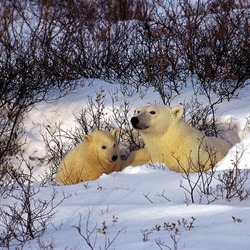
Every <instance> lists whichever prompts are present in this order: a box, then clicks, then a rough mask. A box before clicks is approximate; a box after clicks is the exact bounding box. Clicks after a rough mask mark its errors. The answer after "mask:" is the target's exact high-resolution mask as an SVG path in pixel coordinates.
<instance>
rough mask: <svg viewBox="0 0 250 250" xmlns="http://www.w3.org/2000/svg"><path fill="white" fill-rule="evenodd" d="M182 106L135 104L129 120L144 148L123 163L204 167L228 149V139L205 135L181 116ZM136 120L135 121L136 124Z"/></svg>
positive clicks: (188, 168) (180, 168) (184, 169)
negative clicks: (133, 113) (142, 105)
mask: <svg viewBox="0 0 250 250" xmlns="http://www.w3.org/2000/svg"><path fill="white" fill-rule="evenodd" d="M182 114H183V109H182V108H181V107H175V108H170V107H168V106H165V105H150V106H145V107H142V108H138V109H136V111H135V116H134V117H133V118H132V119H131V122H132V124H133V123H134V124H133V126H134V128H135V129H136V130H138V131H139V132H140V133H141V136H142V138H143V140H144V143H145V148H144V149H142V150H139V151H135V152H133V153H132V154H131V155H130V156H129V158H128V159H127V161H126V163H125V166H129V165H132V166H135V165H138V163H140V164H141V163H142V162H144V163H156V162H163V163H165V164H166V165H167V167H168V168H169V169H170V170H174V171H176V172H197V171H199V170H207V169H209V168H211V167H212V166H214V165H215V164H216V163H217V162H218V161H220V160H221V159H222V158H223V157H224V156H225V155H226V154H227V152H228V150H229V149H230V145H229V143H228V142H226V141H225V140H222V139H218V138H215V137H207V136H204V135H203V134H202V133H201V132H199V131H198V130H196V129H195V128H193V127H191V126H190V125H189V124H187V123H186V122H185V121H184V120H183V119H182ZM136 123H137V124H136Z"/></svg>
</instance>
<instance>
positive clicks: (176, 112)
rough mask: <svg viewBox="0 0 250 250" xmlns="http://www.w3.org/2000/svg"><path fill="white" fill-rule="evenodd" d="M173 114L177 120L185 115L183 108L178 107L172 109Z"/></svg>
mask: <svg viewBox="0 0 250 250" xmlns="http://www.w3.org/2000/svg"><path fill="white" fill-rule="evenodd" d="M171 113H172V114H173V115H174V116H175V117H176V118H181V116H182V114H183V108H182V107H180V106H178V107H175V108H172V109H171Z"/></svg>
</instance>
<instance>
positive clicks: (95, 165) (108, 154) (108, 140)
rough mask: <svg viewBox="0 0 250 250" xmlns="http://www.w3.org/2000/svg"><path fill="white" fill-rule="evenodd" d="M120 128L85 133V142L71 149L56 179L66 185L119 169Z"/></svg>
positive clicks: (92, 178)
mask: <svg viewBox="0 0 250 250" xmlns="http://www.w3.org/2000/svg"><path fill="white" fill-rule="evenodd" d="M118 134H119V130H118V129H114V130H113V131H112V132H110V131H100V130H97V131H94V132H93V133H92V134H90V135H83V141H84V142H83V143H81V144H80V145H78V146H77V147H76V148H74V149H72V150H70V151H69V152H68V153H67V154H66V156H65V158H64V159H63V160H62V162H61V163H60V165H59V168H58V171H57V173H56V177H55V180H56V182H58V183H62V184H65V185H69V184H75V183H79V182H83V181H88V180H95V179H98V178H99V177H100V176H101V175H102V174H103V173H105V174H109V173H111V172H113V171H119V170H121V169H120V159H119V148H118V143H117V137H118Z"/></svg>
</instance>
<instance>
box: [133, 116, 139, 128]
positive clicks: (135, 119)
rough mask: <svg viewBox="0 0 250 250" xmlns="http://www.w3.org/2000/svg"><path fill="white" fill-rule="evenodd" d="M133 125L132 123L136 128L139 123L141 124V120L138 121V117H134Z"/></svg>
mask: <svg viewBox="0 0 250 250" xmlns="http://www.w3.org/2000/svg"><path fill="white" fill-rule="evenodd" d="M131 123H132V125H133V126H136V125H137V124H138V123H139V120H138V118H137V117H135V116H134V117H132V118H131Z"/></svg>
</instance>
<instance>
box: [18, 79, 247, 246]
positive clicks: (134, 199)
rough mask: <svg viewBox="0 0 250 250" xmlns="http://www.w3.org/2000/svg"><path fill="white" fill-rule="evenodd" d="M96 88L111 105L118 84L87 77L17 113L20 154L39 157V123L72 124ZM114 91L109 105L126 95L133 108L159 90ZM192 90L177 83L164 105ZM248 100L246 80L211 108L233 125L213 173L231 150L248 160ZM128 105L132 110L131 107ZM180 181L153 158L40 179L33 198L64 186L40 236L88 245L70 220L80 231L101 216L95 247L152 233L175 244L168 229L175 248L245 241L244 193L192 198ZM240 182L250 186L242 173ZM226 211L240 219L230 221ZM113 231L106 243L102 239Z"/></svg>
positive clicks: (228, 161)
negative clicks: (66, 178)
mask: <svg viewBox="0 0 250 250" xmlns="http://www.w3.org/2000/svg"><path fill="white" fill-rule="evenodd" d="M100 89H105V91H106V92H105V93H106V94H107V96H106V108H107V110H111V106H112V100H111V97H110V96H109V93H112V92H113V93H114V92H116V91H115V90H116V89H119V85H118V84H116V85H115V84H113V85H110V84H108V83H106V82H104V81H100V80H91V83H90V84H86V85H85V86H84V87H81V88H79V89H76V90H74V91H72V92H71V93H69V94H68V95H67V96H65V97H63V98H61V99H60V100H58V101H57V102H55V103H39V104H37V105H36V106H35V107H34V108H33V109H32V110H31V111H30V112H29V113H28V114H27V116H26V117H25V121H24V124H25V132H26V133H25V136H26V138H25V140H26V144H25V147H24V150H25V151H24V152H25V155H26V157H27V158H28V156H32V157H39V158H43V157H45V155H46V152H45V148H44V143H43V138H42V136H41V133H45V129H44V126H47V125H50V126H52V125H53V124H55V123H61V125H62V127H63V128H64V129H69V130H70V129H72V128H73V127H74V126H76V120H75V116H74V114H77V113H78V112H80V110H81V109H82V108H83V107H86V105H87V103H88V97H89V96H92V97H95V95H96V92H99V91H100ZM116 94H117V95H118V97H117V101H116V102H115V105H117V106H119V105H120V104H122V103H123V102H124V101H125V100H126V101H128V102H129V103H130V105H131V106H132V108H133V109H134V108H136V107H138V106H143V105H147V104H149V103H159V102H160V98H159V96H158V94H157V93H156V92H153V91H152V90H151V89H149V90H148V91H147V93H146V94H145V96H144V97H143V98H141V96H140V93H136V92H134V93H133V95H131V96H123V95H122V93H121V91H118V93H116ZM191 98H192V91H190V89H188V88H187V89H184V90H183V91H182V94H181V95H179V96H177V97H176V98H175V99H174V100H173V101H172V104H171V105H172V106H175V105H179V104H180V103H183V102H185V101H188V100H190V99H191ZM201 98H202V97H201ZM249 103H250V86H248V87H246V88H244V89H243V90H242V91H241V93H240V95H239V98H237V99H233V100H231V101H230V102H225V103H222V104H220V105H219V108H218V110H217V111H216V115H217V116H218V118H219V120H220V121H221V122H224V123H229V121H231V120H232V119H231V118H233V122H234V125H235V127H236V130H234V131H233V133H234V134H232V133H231V134H229V135H228V136H232V137H233V136H235V133H236V134H237V136H238V138H239V139H240V141H239V142H238V143H236V144H235V145H234V146H233V147H232V149H231V150H230V151H229V153H228V155H227V156H226V157H225V158H224V159H223V160H222V161H221V162H220V163H219V164H218V170H217V171H218V173H222V171H223V170H226V169H229V168H230V167H231V166H232V160H234V159H235V157H236V152H238V153H240V152H243V151H244V154H243V156H242V158H241V159H240V167H241V168H243V169H244V168H249V161H250V133H249V132H248V131H249V130H248V129H247V127H246V124H247V118H248V117H249V116H250V108H249ZM130 112H131V115H132V112H133V110H131V111H130ZM237 136H236V137H237ZM45 170H46V166H45V167H44V166H37V167H36V168H35V169H34V173H33V175H34V177H35V178H36V179H37V180H39V176H41V175H43V174H44V171H45ZM190 177H191V178H192V179H193V180H196V179H197V174H191V175H190ZM181 183H182V185H184V186H185V187H187V188H188V185H187V181H186V180H185V179H184V178H183V175H182V174H180V173H175V172H173V171H169V170H168V169H167V167H166V166H164V165H163V164H160V163H159V164H155V165H154V166H150V165H143V166H137V167H127V168H126V169H124V170H123V171H122V172H114V173H112V174H110V175H105V174H104V175H102V176H101V177H100V178H99V179H98V180H95V181H89V182H85V183H79V184H76V185H69V186H59V185H55V183H52V184H47V185H46V186H44V187H40V191H39V194H38V195H39V198H40V199H44V200H49V199H50V198H51V195H52V193H53V190H56V192H58V194H57V195H56V200H55V203H56V202H60V201H61V199H62V197H63V193H64V194H65V195H66V196H69V197H68V198H67V199H65V200H64V201H63V202H62V203H61V204H60V205H59V206H58V207H57V210H58V211H57V213H56V214H55V217H54V218H53V220H52V223H51V224H49V225H48V229H47V230H46V231H45V233H44V235H43V236H42V237H41V239H40V241H41V242H43V243H44V244H45V245H46V244H49V242H53V245H54V248H53V249H66V248H67V249H90V248H89V246H88V245H87V243H86V241H85V240H84V239H83V237H81V236H80V234H79V233H78V230H77V227H78V226H80V227H81V230H82V233H83V235H85V236H87V234H88V232H91V231H92V230H93V229H94V227H97V228H99V229H100V230H99V231H101V229H103V225H104V224H103V223H105V225H106V226H107V229H105V230H106V233H105V234H104V233H100V232H99V233H96V232H95V231H94V233H93V234H91V235H90V242H91V244H92V246H93V247H94V249H119V250H123V249H124V250H125V249H126V250H128V249H135V250H141V249H143V250H153V249H160V247H159V246H158V245H157V244H156V241H158V242H159V241H161V242H164V245H165V246H163V245H162V249H175V247H174V240H173V239H172V238H173V237H176V238H175V239H176V242H177V243H176V244H177V248H176V249H197V250H198V249H199V250H200V249H206V250H212V249H227V250H231V249H232V250H234V249H241V250H244V249H249V246H250V231H249V228H250V217H249V214H250V197H249V198H248V199H246V200H243V201H239V200H237V199H236V198H235V199H232V200H231V201H226V200H225V199H218V200H216V201H214V202H211V203H209V204H208V202H207V200H206V199H205V198H204V199H202V200H201V202H199V194H198V193H195V203H194V204H192V203H190V196H189V193H188V192H187V191H186V190H185V189H184V188H182V187H181V186H180V185H181ZM217 183H218V182H216V181H214V183H212V187H213V188H216V184H217ZM245 185H246V188H250V180H249V179H248V180H247V182H246V183H245ZM192 217H194V218H195V220H194V222H193V227H192V228H190V230H188V229H187V228H185V225H189V224H190V223H191V221H192ZM232 217H235V218H236V219H239V221H237V220H236V221H234V220H233V218H232ZM80 218H81V220H80ZM182 219H184V221H185V220H186V221H187V222H186V224H185V223H184V222H183V223H181V224H180V225H178V224H177V226H176V227H177V228H178V229H179V233H178V234H177V235H175V236H173V235H174V232H173V231H168V230H163V225H164V223H168V222H169V223H170V224H171V223H177V222H178V220H179V221H182ZM240 220H242V221H240ZM184 224H185V225H184ZM156 225H161V230H160V231H156V230H153V228H154V227H155V226H156ZM147 233H148V235H145V234H147ZM171 235H172V238H171ZM144 236H145V237H148V238H147V240H146V241H143V237H144ZM113 239H114V242H113V244H112V245H111V246H110V247H108V243H109V242H110V241H112V240H113ZM162 244H163V243H162ZM105 246H106V247H105ZM13 249H14V247H13ZM24 249H39V248H38V243H37V240H36V239H35V240H32V241H30V242H29V243H28V244H26V245H25V247H24Z"/></svg>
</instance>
